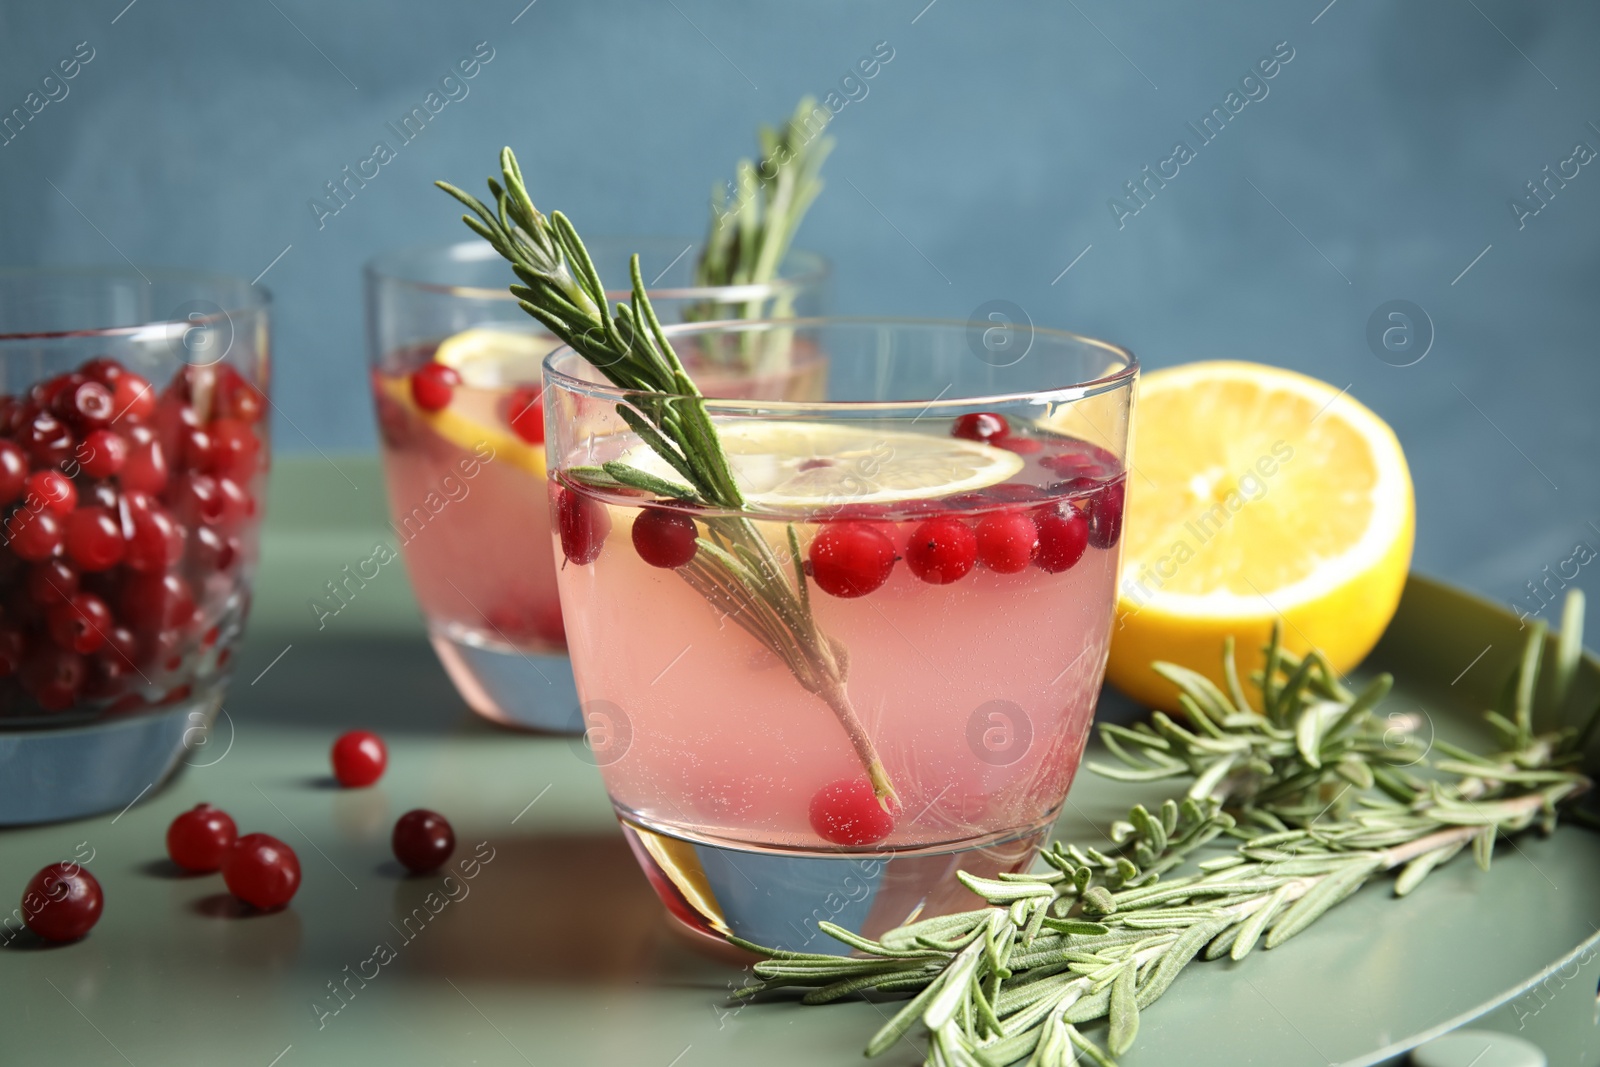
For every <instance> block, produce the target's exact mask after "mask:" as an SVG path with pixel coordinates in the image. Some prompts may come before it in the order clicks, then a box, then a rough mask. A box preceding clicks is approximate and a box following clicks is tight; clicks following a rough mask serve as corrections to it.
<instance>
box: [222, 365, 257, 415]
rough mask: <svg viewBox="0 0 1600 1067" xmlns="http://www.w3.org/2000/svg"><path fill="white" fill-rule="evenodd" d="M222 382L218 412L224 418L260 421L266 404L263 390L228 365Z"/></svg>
mask: <svg viewBox="0 0 1600 1067" xmlns="http://www.w3.org/2000/svg"><path fill="white" fill-rule="evenodd" d="M223 366H225V367H227V370H228V373H227V374H225V375H224V381H223V384H222V390H221V393H222V396H221V399H220V400H219V401H218V403H217V413H218V414H219V415H221V416H222V417H224V418H229V419H238V420H239V421H240V422H243V423H253V422H259V421H260V420H261V409H262V408H263V407H265V406H266V404H265V401H264V399H263V397H262V395H261V391H260V390H259V389H257V388H256V387H255V386H254V385H251V384H250V383H249V382H248V381H246V380H245V378H244V375H242V374H240V373H239V372H238V371H236V370H234V369H233V368H232V367H228V366H227V364H223Z"/></svg>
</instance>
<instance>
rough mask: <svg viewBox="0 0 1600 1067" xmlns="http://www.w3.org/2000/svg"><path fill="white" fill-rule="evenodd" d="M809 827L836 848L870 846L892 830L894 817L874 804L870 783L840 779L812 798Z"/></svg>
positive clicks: (875, 801) (874, 798)
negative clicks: (837, 846)
mask: <svg viewBox="0 0 1600 1067" xmlns="http://www.w3.org/2000/svg"><path fill="white" fill-rule="evenodd" d="M891 806H895V805H893V802H892V801H891ZM811 828H812V829H813V830H815V831H816V832H817V836H818V837H821V838H823V839H824V840H826V841H832V842H833V843H834V844H836V845H870V844H872V843H873V842H875V841H882V840H883V839H884V838H886V837H888V836H889V834H891V833H892V832H893V831H894V815H893V814H891V813H890V812H889V811H886V810H885V809H884V806H883V805H882V804H880V803H879V802H878V798H877V796H876V795H874V794H873V792H872V783H871V782H869V781H867V780H866V779H865V778H841V779H839V780H838V781H836V782H830V783H828V784H827V785H825V786H823V787H822V788H821V789H819V790H817V792H816V794H815V795H813V796H812V798H811Z"/></svg>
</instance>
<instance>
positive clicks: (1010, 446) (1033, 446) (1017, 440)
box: [994, 437, 1044, 456]
mask: <svg viewBox="0 0 1600 1067" xmlns="http://www.w3.org/2000/svg"><path fill="white" fill-rule="evenodd" d="M994 443H995V444H997V445H999V446H1000V447H1001V448H1004V449H1007V450H1009V451H1012V452H1015V453H1016V454H1017V455H1019V456H1031V455H1033V454H1034V453H1036V452H1039V451H1041V450H1043V448H1044V445H1042V444H1040V443H1039V440H1038V438H1035V437H1007V438H1006V439H1005V440H1003V441H996V442H994Z"/></svg>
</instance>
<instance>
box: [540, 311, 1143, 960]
mask: <svg viewBox="0 0 1600 1067" xmlns="http://www.w3.org/2000/svg"><path fill="white" fill-rule="evenodd" d="M996 330H1000V331H1003V332H1006V336H1005V337H1004V338H1003V339H1002V340H1003V341H1004V342H1005V343H1003V344H997V343H995V342H996V338H995V331H996ZM662 340H663V341H666V342H668V343H670V345H671V347H672V348H673V349H675V350H676V353H677V355H678V357H679V358H681V359H682V361H683V362H684V363H685V364H690V365H692V364H694V363H705V362H712V363H714V362H716V361H717V360H718V359H719V358H722V357H723V355H724V354H725V352H726V351H727V350H730V349H740V350H748V349H750V348H751V347H756V348H760V349H767V350H771V351H772V352H774V353H776V355H777V356H778V357H780V358H784V359H789V360H799V359H801V358H802V357H803V359H804V360H806V361H810V360H816V359H821V360H824V361H826V363H827V365H828V366H829V368H830V372H829V376H828V399H827V400H826V401H823V402H815V403H807V402H783V401H777V402H774V401H752V400H748V399H736V398H726V397H723V398H718V397H716V396H715V395H712V396H708V397H701V396H696V395H692V393H687V392H686V393H684V394H674V393H672V392H666V391H645V390H631V389H627V388H622V387H620V386H618V385H616V384H614V380H615V372H614V371H613V373H610V374H602V373H601V372H600V371H599V370H597V369H596V368H595V367H594V366H593V365H592V364H590V363H589V362H588V361H586V360H585V359H584V358H583V356H581V355H579V353H578V352H576V351H574V350H572V349H562V350H559V351H557V352H555V353H553V354H552V355H551V356H550V357H549V358H548V359H547V360H546V363H545V388H546V392H545V403H546V410H547V421H548V434H547V436H548V442H549V462H550V469H551V475H552V478H551V486H550V491H551V507H552V512H553V516H554V525H555V527H556V529H555V531H554V533H553V534H552V538H553V543H554V552H555V555H556V559H557V563H558V582H559V586H560V594H561V603H562V610H563V614H564V616H565V619H566V633H567V640H568V644H569V648H570V651H571V655H572V660H573V666H574V671H575V674H576V678H577V686H578V692H579V696H580V698H581V700H582V702H583V703H582V706H583V710H584V716H585V721H586V723H587V726H588V730H589V734H588V736H589V740H590V743H591V746H592V751H593V753H594V758H595V761H596V762H597V763H598V764H599V765H600V768H601V772H602V774H603V776H604V779H605V783H606V787H607V790H608V791H609V793H610V796H611V799H612V801H613V804H614V805H615V807H616V810H617V814H618V817H619V819H620V820H621V822H622V825H623V828H624V830H625V832H626V834H627V836H628V839H629V841H630V843H631V844H632V846H633V848H634V851H635V854H636V855H637V857H638V859H639V861H640V863H641V865H642V866H643V867H644V869H645V872H646V874H647V875H648V876H649V878H650V880H651V883H652V884H653V886H654V887H655V889H656V891H657V893H658V894H659V895H660V897H661V899H662V900H663V902H664V903H665V904H666V905H667V907H668V909H669V910H670V911H671V913H672V914H673V915H674V916H676V917H677V918H678V919H679V920H680V921H682V922H683V923H684V924H686V925H687V926H688V927H690V928H691V929H693V930H695V931H698V932H699V933H702V934H706V935H710V936H713V937H716V936H721V935H727V934H734V935H737V936H739V937H741V938H744V939H746V940H750V941H755V942H758V943H761V944H764V945H768V946H772V947H775V948H782V949H789V950H796V951H808V952H836V951H841V946H839V945H838V943H836V942H834V941H833V940H831V939H830V938H828V937H826V936H822V935H821V934H820V933H819V928H818V923H819V922H820V921H823V920H826V921H830V922H833V923H835V924H837V925H839V926H842V927H844V928H846V929H849V930H853V931H857V932H860V933H863V934H866V935H868V936H876V935H877V934H879V933H882V932H883V931H885V930H888V929H890V928H893V927H895V926H898V925H900V924H903V923H905V922H908V921H912V920H914V919H916V918H919V917H923V918H925V917H929V916H932V915H937V914H941V913H943V912H948V911H954V910H961V909H965V908H969V907H971V906H972V898H971V896H970V895H969V894H968V893H967V892H966V890H965V889H964V888H963V887H962V886H961V884H960V882H959V881H958V880H957V879H956V877H955V874H956V871H957V870H965V871H967V872H969V873H971V874H974V875H979V876H984V877H994V876H996V875H997V874H999V873H1002V872H1010V871H1017V870H1021V869H1024V868H1025V867H1026V866H1027V865H1028V863H1029V862H1030V861H1031V860H1032V858H1033V855H1034V852H1035V850H1036V848H1037V847H1038V845H1039V844H1040V842H1041V841H1042V840H1043V838H1044V836H1045V835H1046V834H1047V833H1048V831H1049V829H1050V826H1051V824H1052V823H1053V822H1054V820H1055V818H1056V816H1057V814H1058V812H1059V810H1060V807H1061V805H1062V803H1063V801H1064V799H1065V797H1066V793H1067V789H1068V787H1069V786H1070V784H1071V782H1072V778H1073V775H1074V773H1075V771H1076V769H1077V766H1078V763H1079V760H1080V758H1081V756H1082V753H1083V748H1084V743H1085V740H1086V737H1087V734H1088V729H1089V726H1090V722H1091V720H1092V718H1093V712H1094V706H1095V700H1096V697H1097V695H1098V692H1099V687H1100V681H1101V674H1102V671H1103V669H1104V665H1105V659H1106V652H1107V645H1108V641H1109V636H1110V628H1111V620H1112V608H1113V603H1114V599H1115V583H1116V576H1117V569H1118V554H1119V542H1120V532H1121V524H1122V501H1123V488H1124V469H1125V460H1124V455H1125V447H1126V442H1127V433H1128V423H1129V418H1130V415H1131V404H1132V389H1133V382H1134V378H1135V374H1136V363H1135V361H1134V359H1133V357H1132V356H1131V355H1130V354H1129V353H1127V352H1126V351H1124V350H1122V349H1119V348H1116V347H1114V346H1111V345H1107V344H1103V343H1100V342H1096V341H1091V340H1088V339H1085V338H1081V337H1077V336H1075V335H1071V334H1066V333H1059V332H1053V331H1046V330H1038V331H1033V330H1027V331H1023V330H1020V329H1017V328H1014V327H1006V326H1001V327H996V326H994V325H992V324H989V323H983V324H966V323H937V322H908V321H869V320H804V321H798V322H795V321H790V322H775V321H768V322H727V323H718V324H706V325H691V326H687V327H675V328H669V329H668V330H667V331H666V332H665V334H664V335H663V336H662ZM608 379H610V380H608ZM701 391H702V392H705V393H713V392H714V390H713V389H711V388H707V387H706V386H705V383H702V389H701ZM656 427H661V428H664V429H663V431H662V432H663V434H672V435H674V440H676V441H679V442H687V444H688V446H689V447H686V448H681V449H680V448H678V447H676V446H673V445H670V444H666V443H664V442H662V441H661V440H660V436H659V435H657V433H656V430H655V429H654V428H656ZM707 431H709V433H710V434H712V435H714V437H715V441H714V442H710V443H709V444H708V446H707V447H705V448H702V447H701V444H700V442H702V441H704V440H706V439H707V433H706V432H707ZM719 454H720V456H721V457H723V458H722V459H718V458H717V457H718V455H719ZM685 460H686V461H687V462H683V461H685ZM724 463H725V469H723V464H724ZM680 464H681V465H680ZM723 479H726V485H727V487H728V488H727V491H726V492H725V493H721V491H720V490H718V492H719V493H721V495H722V496H723V497H725V498H726V499H732V500H742V507H738V508H730V507H727V506H720V507H711V506H707V504H706V503H705V499H704V498H705V496H706V492H705V490H704V489H701V490H698V491H690V490H691V486H690V485H688V484H685V483H687V482H691V481H692V482H693V483H694V484H695V485H699V486H704V485H710V486H712V487H713V488H714V489H715V487H717V486H719V485H723V484H724V482H723ZM696 497H698V498H699V499H696Z"/></svg>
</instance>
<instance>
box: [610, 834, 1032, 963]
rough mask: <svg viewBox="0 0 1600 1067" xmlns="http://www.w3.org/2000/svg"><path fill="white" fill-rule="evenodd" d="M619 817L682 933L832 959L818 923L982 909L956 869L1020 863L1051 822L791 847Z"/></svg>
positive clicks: (876, 928)
mask: <svg viewBox="0 0 1600 1067" xmlns="http://www.w3.org/2000/svg"><path fill="white" fill-rule="evenodd" d="M619 818H620V817H619ZM620 821H621V823H622V830H623V835H624V836H625V837H626V838H627V839H628V844H629V845H630V846H631V847H632V848H633V854H634V857H635V858H636V859H637V860H638V861H639V865H640V866H641V867H643V868H644V873H645V876H646V877H647V878H648V879H649V880H650V885H651V886H652V888H654V889H655V891H656V895H657V896H659V897H660V898H661V902H662V903H663V904H665V905H666V906H667V911H668V912H669V913H670V914H671V915H672V917H673V918H674V919H676V920H677V921H678V922H680V923H682V924H683V925H684V926H686V927H688V929H689V930H690V931H692V932H694V933H696V934H699V935H704V936H709V937H714V938H717V939H719V940H721V939H723V938H725V937H726V936H727V935H728V934H733V935H735V936H737V937H741V938H744V939H745V940H746V941H753V942H755V943H756V944H758V945H762V946H765V947H767V948H777V949H784V950H787V951H790V952H818V953H826V954H828V955H836V956H847V955H849V954H850V949H849V948H848V947H847V946H846V945H844V944H843V943H842V942H839V941H835V940H834V939H833V938H831V937H829V936H828V935H827V933H825V932H824V931H823V930H821V929H820V928H819V926H818V924H819V923H820V922H824V921H826V922H831V923H833V924H835V925H836V926H841V927H844V928H845V929H846V930H849V931H851V932H853V933H858V934H861V935H862V936H864V937H872V938H876V937H879V936H881V935H882V934H884V933H886V932H887V931H889V930H892V929H894V928H895V927H897V926H901V925H904V924H905V923H908V922H914V921H916V920H918V919H928V918H932V917H933V916H936V915H948V914H951V913H953V912H961V911H971V910H973V909H974V908H979V907H982V906H983V901H982V900H981V899H979V898H978V897H976V896H974V895H973V894H972V893H971V891H969V890H968V889H967V888H966V887H965V886H963V885H962V884H961V882H960V881H959V880H957V878H956V871H958V870H963V871H966V872H967V873H968V874H972V875H977V876H979V877H982V878H994V877H996V876H998V875H999V874H1001V873H1002V872H1016V871H1022V870H1026V869H1027V868H1028V866H1029V864H1031V863H1032V862H1033V858H1034V855H1035V854H1036V853H1037V852H1038V850H1039V846H1040V845H1042V844H1043V843H1044V839H1045V835H1046V834H1048V833H1049V832H1050V827H1051V825H1052V824H1053V823H1054V819H1051V820H1048V821H1046V822H1044V823H1042V824H1040V825H1039V826H1037V827H1034V828H1032V829H1028V830H1024V831H1022V832H1020V833H1019V832H1015V831H1013V832H1009V833H1006V834H1004V835H999V836H996V837H993V838H986V839H982V840H979V841H975V842H968V843H964V844H962V845H960V846H958V847H954V848H952V847H950V846H936V847H932V848H926V849H908V850H904V851H897V850H894V849H890V848H884V849H877V850H874V849H863V850H858V851H854V852H799V851H794V850H778V849H757V848H751V847H748V846H732V845H726V844H712V843H710V842H707V841H704V840H691V839H689V838H686V837H680V836H677V835H674V834H669V833H666V832H664V831H662V830H661V829H658V828H652V827H647V826H644V825H642V824H640V823H639V822H637V821H634V820H632V819H628V818H620Z"/></svg>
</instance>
